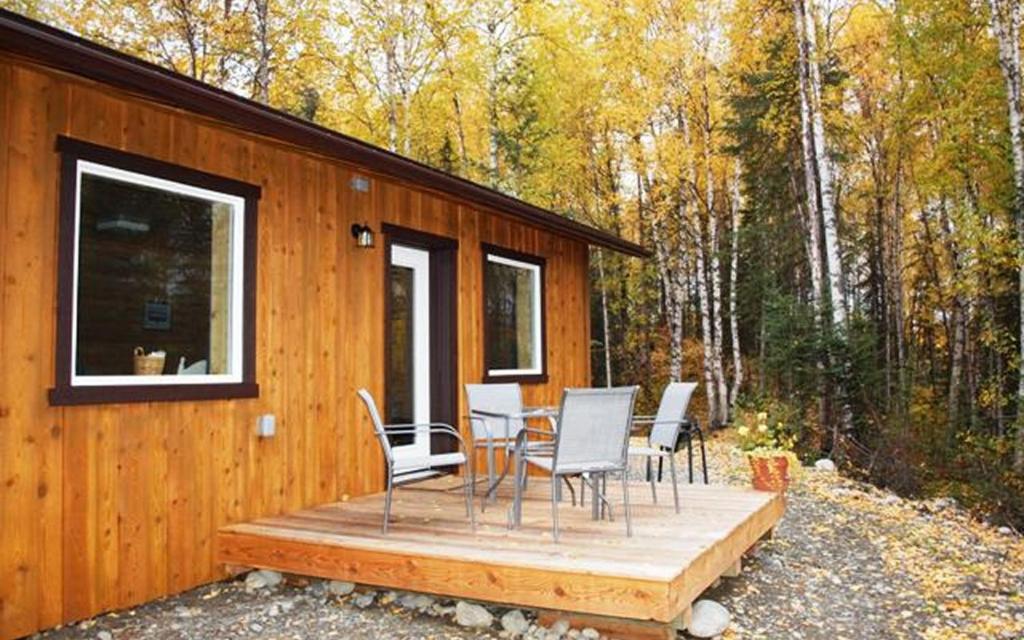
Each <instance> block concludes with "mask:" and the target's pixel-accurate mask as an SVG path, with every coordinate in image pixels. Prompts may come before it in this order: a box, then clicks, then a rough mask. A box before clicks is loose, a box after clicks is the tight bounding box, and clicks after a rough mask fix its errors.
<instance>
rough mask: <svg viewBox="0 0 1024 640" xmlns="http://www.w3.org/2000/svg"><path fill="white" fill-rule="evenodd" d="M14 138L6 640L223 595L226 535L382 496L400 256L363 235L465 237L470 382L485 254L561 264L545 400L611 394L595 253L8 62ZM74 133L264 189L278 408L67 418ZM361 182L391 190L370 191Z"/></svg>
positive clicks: (5, 446) (129, 411) (3, 92)
mask: <svg viewBox="0 0 1024 640" xmlns="http://www.w3.org/2000/svg"><path fill="white" fill-rule="evenodd" d="M0 134H2V135H0V140H3V143H2V146H0V185H2V186H0V190H2V191H0V193H2V195H0V270H2V271H0V273H2V280H0V295H2V305H0V349H2V354H3V357H2V358H0V522H3V523H4V524H5V526H4V539H3V542H2V543H0V576H4V579H3V580H0V638H10V637H16V636H21V635H25V634H29V633H31V632H33V631H35V630H37V629H42V628H46V627H50V626H54V625H56V624H59V623H61V622H69V621H73V620H77V619H81V618H84V617H87V616H90V615H93V614H96V613H99V612H101V611H104V610H109V609H113V608H119V607H126V606H130V605H134V604H137V603H139V602H142V601H145V600H149V599H152V598H154V597H157V596H160V595H165V594H168V593H174V592H178V591H181V590H184V589H188V588H190V587H193V586H195V585H198V584H201V583H204V582H208V581H211V580H216V579H218V578H220V577H222V576H223V575H225V574H224V569H223V568H222V567H221V566H220V565H218V564H217V563H216V562H215V560H214V541H215V535H216V531H217V529H218V527H220V526H222V525H225V524H228V523H232V522H239V521H242V520H249V519H253V518H256V517H260V516H267V515H272V514H279V513H282V512H285V511H293V510H296V509H299V508H302V507H308V506H311V505H315V504H320V503H324V502H331V501H335V500H339V499H341V498H342V497H343V496H358V495H363V494H366V493H368V492H374V491H377V490H379V489H380V488H381V486H382V478H383V468H382V462H381V459H380V455H379V451H378V448H377V444H376V442H375V441H374V439H373V437H372V429H371V427H370V424H369V421H368V419H367V418H366V416H365V415H364V409H363V407H362V406H361V405H360V404H359V403H358V402H357V398H356V396H355V391H356V389H358V388H359V387H362V386H366V387H368V388H369V389H370V390H371V391H373V392H375V393H378V394H379V393H380V392H381V391H382V379H383V368H384V362H383V336H384V334H383V297H382V292H381V291H380V286H379V283H380V282H381V281H382V280H383V269H384V255H383V251H382V250H380V248H379V247H378V248H377V249H373V250H360V249H356V248H355V246H354V243H353V241H352V238H351V237H350V236H349V234H348V229H349V226H350V225H351V224H352V223H354V222H360V223H363V222H366V223H368V224H369V225H370V226H371V227H373V228H374V229H375V230H378V231H379V229H380V225H381V223H383V222H389V223H392V224H398V225H406V226H410V227H413V228H416V229H419V230H422V231H426V232H429V233H434V234H438V235H444V236H448V237H452V238H454V239H457V240H458V241H459V246H460V250H459V254H458V274H457V277H458V287H459V290H458V321H459V333H458V347H459V362H458V376H459V383H460V385H461V384H462V383H465V382H478V381H479V380H480V379H481V374H482V368H483V351H482V348H483V345H482V338H481V336H480V332H479V327H480V320H481V318H480V306H481V305H480V298H481V296H482V295H483V292H482V288H481V287H482V285H481V280H482V264H481V253H480V250H479V245H480V243H481V242H490V243H493V244H502V245H505V246H508V247H509V248H512V249H516V250H521V251H527V252H531V253H536V254H538V255H541V256H543V257H544V258H546V259H547V261H548V268H549V271H550V274H551V283H550V284H549V286H548V287H547V290H546V292H545V295H546V296H547V297H546V304H547V309H548V315H549V336H548V353H547V357H548V359H549V373H550V375H551V378H550V381H549V383H547V384H545V385H532V386H528V387H527V388H526V389H525V394H526V399H527V401H528V402H530V403H535V404H549V403H553V402H556V401H557V400H558V398H559V396H560V392H561V389H562V388H563V387H565V386H585V385H587V384H588V383H589V381H590V373H589V352H588V349H589V338H588V336H589V333H588V331H589V329H588V327H587V326H586V325H587V318H588V317H589V310H588V306H587V304H588V303H587V287H588V284H587V283H588V273H587V256H588V249H587V247H586V246H585V245H584V244H583V243H582V242H579V241H576V240H572V239H565V238H559V237H555V236H552V235H551V234H550V233H548V232H546V231H541V230H538V229H535V228H531V227H529V226H526V225H525V224H523V223H522V222H519V221H513V220H512V219H510V218H508V217H505V216H502V215H501V214H500V213H498V212H494V211H482V210H480V209H479V208H477V207H474V206H472V205H470V204H469V203H467V202H464V201H457V200H453V199H451V198H449V197H446V196H444V195H443V194H440V193H435V192H431V191H428V190H424V189H421V188H416V189H414V188H412V187H410V186H409V185H406V184H402V183H399V182H397V181H394V180H390V179H384V178H382V177H381V176H378V175H374V174H373V173H372V172H369V171H366V170H364V169H362V168H360V167H358V166H352V165H347V164H345V163H342V162H338V161H334V160H328V159H326V158H324V157H322V156H317V155H315V154H311V153H307V152H304V151H303V150H300V149H297V148H295V147H293V146H289V145H287V144H283V143H278V142H275V141H272V140H269V139H266V138H261V137H257V136H254V135H251V134H247V133H245V132H242V131H238V130H235V129H232V128H231V127H230V126H229V125H227V124H223V123H218V122H214V121H211V120H207V119H202V118H198V117H195V116H193V115H190V114H188V113H184V112H181V111H177V110H174V109H171V108H168V107H164V106H160V105H156V104H153V103H149V102H147V101H145V100H142V99H139V98H137V97H133V96H130V95H127V94H125V93H121V92H119V91H115V90H113V89H111V88H110V87H106V86H102V85H98V84H94V83H90V82H87V81H84V80H81V79H79V78H76V77H73V76H70V75H67V74H63V73H61V72H57V71H54V70H51V69H46V68H43V67H39V66H35V65H33V64H30V63H27V62H25V61H23V60H20V59H17V58H14V57H12V56H9V55H8V54H0ZM58 135H66V136H70V137H73V138H78V139H82V140H86V141H89V142H94V143H97V144H103V145H107V146H110V147H114V148H117V149H121V150H124V151H129V152H135V153H140V154H144V155H147V156H150V157H153V158H156V159H160V160H165V161H168V162H174V163H177V164H180V165H183V166H186V167H190V168H194V169H199V170H202V171H207V172H210V173H214V174H217V175H222V176H226V177H229V178H235V179H238V180H243V181H246V182H250V183H253V184H257V185H260V186H261V187H262V189H263V197H262V200H261V202H260V224H259V239H258V246H259V257H258V269H257V276H256V281H257V283H258V309H257V382H258V383H259V385H260V388H261V396H260V397H259V398H254V399H243V400H231V401H228V400H213V401H203V402H180V403H150V404H137V405H109V406H79V407H63V408H55V407H50V406H49V405H48V404H47V400H46V392H47V389H48V388H50V387H51V386H52V385H53V384H54V344H55V304H56V282H57V276H56V268H57V266H56V255H57V252H56V241H57V190H58V182H59V181H58V177H59V176H58V168H59V156H58V154H57V153H56V152H55V150H54V144H55V141H56V138H57V136H58ZM356 174H359V175H365V176H368V177H369V178H371V190H370V192H368V193H359V192H355V191H353V190H352V189H351V188H350V181H351V179H352V177H353V175H356ZM464 402H465V400H464V398H462V397H461V394H460V405H464ZM459 410H460V411H459V413H460V415H464V414H465V407H464V406H460V408H459ZM263 413H273V414H275V415H276V416H277V425H278V435H277V437H275V438H271V439H266V440H260V439H257V438H256V437H255V435H254V432H255V424H256V419H257V416H259V415H260V414H263ZM462 428H465V425H462ZM11 522H14V523H18V526H15V527H10V526H7V523H11Z"/></svg>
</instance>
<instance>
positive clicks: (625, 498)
mask: <svg viewBox="0 0 1024 640" xmlns="http://www.w3.org/2000/svg"><path fill="white" fill-rule="evenodd" d="M622 504H623V509H624V510H625V512H626V537H627V538H632V537H633V521H632V520H631V519H630V515H629V474H628V473H626V472H625V471H623V472H622Z"/></svg>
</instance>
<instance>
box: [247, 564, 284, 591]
mask: <svg viewBox="0 0 1024 640" xmlns="http://www.w3.org/2000/svg"><path fill="white" fill-rule="evenodd" d="M283 579H284V578H283V577H282V576H281V574H280V573H278V572H276V571H270V570H269V569H259V570H257V571H250V572H249V573H248V574H246V576H245V590H246V591H250V592H252V591H259V590H260V589H265V588H268V587H271V588H272V587H276V586H277V585H279V584H281V581H282V580H283Z"/></svg>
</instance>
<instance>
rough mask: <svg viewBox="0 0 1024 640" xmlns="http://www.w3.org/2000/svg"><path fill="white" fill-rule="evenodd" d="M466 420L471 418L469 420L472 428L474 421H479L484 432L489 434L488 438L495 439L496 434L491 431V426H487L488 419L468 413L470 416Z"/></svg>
mask: <svg viewBox="0 0 1024 640" xmlns="http://www.w3.org/2000/svg"><path fill="white" fill-rule="evenodd" d="M466 420H469V422H470V429H472V426H473V425H472V423H473V422H479V423H480V424H481V425H483V428H484V433H486V434H487V439H488V440H493V439H494V434H493V433H491V428H490V427H489V426H487V421H486V420H484V419H483V417H481V416H474V415H468V416H466ZM473 439H474V440H476V438H473Z"/></svg>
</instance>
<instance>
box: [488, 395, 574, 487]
mask: <svg viewBox="0 0 1024 640" xmlns="http://www.w3.org/2000/svg"><path fill="white" fill-rule="evenodd" d="M558 410H559V408H558V407H525V408H524V409H523V410H522V411H519V412H512V413H501V412H498V411H483V410H479V409H478V410H476V411H471V412H470V416H478V417H488V418H504V419H505V433H504V435H503V436H500V437H496V436H495V435H494V434H489V435H490V438H491V440H492V441H493V440H502V441H503V442H505V443H510V442H511V440H512V439H511V438H510V437H509V432H508V429H509V424H510V423H511V421H512V420H523V421H524V423H525V421H527V420H536V419H540V418H547V419H548V421H549V422H550V423H551V434H552V435H554V433H555V431H556V430H557V429H558V423H557V421H556V419H557V418H558ZM513 444H514V443H513ZM505 452H506V455H505V466H504V467H503V468H502V470H501V474H500V475H499V476H498V477H497V479H495V481H494V484H492V485H491V486H489V487H488V488H487V491H486V492H484V501H485V502H486V501H487V500H489V499H491V497H493V496H494V494H495V493H496V492H497V490H498V485H500V484H501V483H502V481H503V480H504V479H505V478H506V477H507V476H508V467H509V460H510V459H511V457H512V454H513V453H515V447H514V446H509V444H506V446H505Z"/></svg>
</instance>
